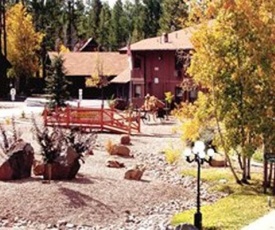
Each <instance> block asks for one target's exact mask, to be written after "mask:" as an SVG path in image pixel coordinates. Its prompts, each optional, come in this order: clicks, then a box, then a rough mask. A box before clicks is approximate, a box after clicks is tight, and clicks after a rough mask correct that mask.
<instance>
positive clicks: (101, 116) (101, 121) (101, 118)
mask: <svg viewBox="0 0 275 230" xmlns="http://www.w3.org/2000/svg"><path fill="white" fill-rule="evenodd" d="M103 108H104V107H103V104H102V105H101V110H100V128H101V132H102V131H103V110H104V109H103Z"/></svg>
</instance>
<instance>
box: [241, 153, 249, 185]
mask: <svg viewBox="0 0 275 230" xmlns="http://www.w3.org/2000/svg"><path fill="white" fill-rule="evenodd" d="M243 166H244V167H243V173H242V182H243V183H245V184H248V181H247V157H246V156H243Z"/></svg>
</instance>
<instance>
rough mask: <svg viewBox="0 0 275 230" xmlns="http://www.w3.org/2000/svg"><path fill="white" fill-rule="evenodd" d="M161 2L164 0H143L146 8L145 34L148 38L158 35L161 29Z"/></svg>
mask: <svg viewBox="0 0 275 230" xmlns="http://www.w3.org/2000/svg"><path fill="white" fill-rule="evenodd" d="M161 2H162V0H143V4H144V9H145V23H144V34H145V37H146V38H148V37H154V36H157V33H158V31H159V29H160V25H159V20H160V16H161V14H162V13H161V12H162V10H161Z"/></svg>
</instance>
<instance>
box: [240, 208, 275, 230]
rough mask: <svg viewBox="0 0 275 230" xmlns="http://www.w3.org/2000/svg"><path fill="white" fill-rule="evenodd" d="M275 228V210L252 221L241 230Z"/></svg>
mask: <svg viewBox="0 0 275 230" xmlns="http://www.w3.org/2000/svg"><path fill="white" fill-rule="evenodd" d="M270 229H274V230H275V210H273V211H271V212H269V213H268V214H266V215H265V216H263V217H260V218H259V219H258V220H256V221H254V222H252V223H251V224H249V225H248V226H246V227H244V228H242V230H270Z"/></svg>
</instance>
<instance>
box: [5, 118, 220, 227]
mask: <svg viewBox="0 0 275 230" xmlns="http://www.w3.org/2000/svg"><path fill="white" fill-rule="evenodd" d="M19 124H20V125H19V126H18V127H19V129H21V130H22V137H23V138H24V140H26V141H28V142H31V143H32V144H33V146H34V148H35V149H36V150H37V149H38V146H37V144H35V143H34V142H33V140H32V139H33V134H32V133H31V124H30V123H29V121H24V122H22V121H20V122H19ZM175 126H176V124H175V122H174V121H171V120H170V121H167V122H165V123H164V124H149V125H142V127H141V131H142V133H141V134H137V135H134V136H132V137H131V145H130V146H129V148H130V149H131V153H132V154H133V155H134V158H117V159H118V160H119V161H121V162H123V163H124V164H125V166H126V168H121V169H115V168H108V167H106V166H105V162H106V160H107V159H109V158H110V155H109V154H108V153H107V152H106V150H105V145H106V143H107V141H108V140H111V141H112V142H113V143H119V140H120V137H121V135H114V134H106V133H104V134H98V138H97V143H96V146H95V148H94V155H92V156H88V157H86V159H85V164H83V165H82V166H81V169H80V171H79V173H78V175H77V178H76V179H74V180H72V181H52V182H51V183H50V184H44V183H43V181H42V180H41V178H39V177H35V176H33V177H32V178H30V179H26V180H20V181H12V182H0V191H1V196H0V204H1V206H0V229H106V230H107V229H108V230H109V229H112V230H116V229H125V230H126V229H129V230H130V229H133V230H138V229H139V230H140V229H146V230H151V229H152V230H158V229H160V230H161V229H173V227H172V226H169V221H170V219H171V217H172V216H173V215H174V214H175V213H177V212H180V211H183V210H186V209H189V208H192V207H193V206H194V204H195V203H196V202H195V198H196V196H195V193H196V181H195V179H193V178H190V177H182V176H181V175H180V170H181V169H182V167H190V166H188V164H187V163H184V162H183V161H182V162H179V164H177V165H169V164H167V162H166V161H165V156H164V154H163V151H164V149H165V148H167V147H168V146H170V145H173V146H176V147H178V148H179V147H180V146H181V142H180V138H179V135H178V134H176V133H174V132H173V128H174V127H175ZM138 163H143V164H145V165H146V168H147V169H146V171H145V173H144V175H143V177H142V180H141V181H129V180H125V179H123V177H124V173H125V171H126V170H127V168H130V167H132V166H134V165H135V164H138ZM207 188H208V187H207V185H206V184H203V185H202V204H206V203H207V202H215V201H216V200H217V199H219V198H220V197H221V196H223V195H222V194H214V195H213V194H212V195H210V194H208V192H207Z"/></svg>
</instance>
